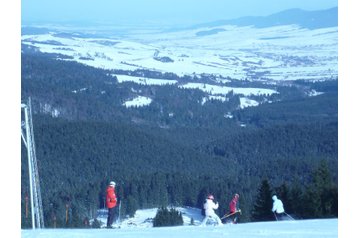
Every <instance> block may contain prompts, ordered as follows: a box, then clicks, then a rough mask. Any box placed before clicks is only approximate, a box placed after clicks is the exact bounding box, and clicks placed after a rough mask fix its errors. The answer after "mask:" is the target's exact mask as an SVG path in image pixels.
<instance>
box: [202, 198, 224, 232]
mask: <svg viewBox="0 0 358 238" xmlns="http://www.w3.org/2000/svg"><path fill="white" fill-rule="evenodd" d="M218 207H219V203H218V202H216V203H214V196H213V195H211V194H210V195H208V197H207V198H206V201H205V203H204V209H205V218H204V220H203V222H202V223H201V225H202V226H205V225H206V222H207V221H208V219H209V218H212V219H214V220H215V221H216V222H217V223H218V225H219V226H222V225H223V224H222V222H221V219H220V217H218V215H216V214H215V211H214V209H215V210H216V209H218Z"/></svg>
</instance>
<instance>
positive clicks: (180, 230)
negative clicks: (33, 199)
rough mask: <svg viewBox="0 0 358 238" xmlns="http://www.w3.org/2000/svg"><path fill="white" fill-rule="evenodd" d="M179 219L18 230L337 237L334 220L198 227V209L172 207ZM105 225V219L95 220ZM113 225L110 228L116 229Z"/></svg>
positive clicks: (62, 234)
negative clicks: (170, 223) (164, 223)
mask: <svg viewBox="0 0 358 238" xmlns="http://www.w3.org/2000/svg"><path fill="white" fill-rule="evenodd" d="M175 209H176V210H178V211H180V212H181V213H182V215H183V220H184V225H183V226H176V227H153V225H152V218H154V217H155V214H156V212H157V209H156V208H153V209H143V210H138V211H137V212H136V214H135V215H134V217H132V218H127V219H124V220H123V221H122V222H121V223H120V227H121V228H115V229H105V228H104V229H43V230H22V231H21V237H22V238H34V237H36V238H42V237H43V238H45V237H46V238H49V237H56V238H67V237H68V238H73V237H76V238H77V237H96V238H108V237H121V238H137V237H156V238H161V237H163V238H164V237H165V238H169V237H170V238H182V237H185V238H186V237H195V238H201V237H202V238H208V237H209V238H210V237H243V238H260V237H261V238H268V237H275V238H330V237H335V238H336V237H338V219H316V220H295V221H280V222H276V221H274V222H252V223H241V224H235V225H234V224H225V225H224V226H213V225H207V226H200V224H201V221H202V220H203V216H202V215H201V211H200V209H197V208H190V207H176V208H175ZM99 220H101V221H102V222H103V223H105V221H106V219H105V217H102V218H99ZM191 220H193V223H194V225H190V223H191ZM118 225H119V224H118V223H114V226H118Z"/></svg>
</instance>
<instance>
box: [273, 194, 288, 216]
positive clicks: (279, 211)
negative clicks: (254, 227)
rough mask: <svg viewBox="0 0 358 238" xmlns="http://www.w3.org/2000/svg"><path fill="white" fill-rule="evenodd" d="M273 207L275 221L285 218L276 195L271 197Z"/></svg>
mask: <svg viewBox="0 0 358 238" xmlns="http://www.w3.org/2000/svg"><path fill="white" fill-rule="evenodd" d="M272 200H273V205H272V212H274V213H276V217H277V220H282V219H283V217H284V216H285V209H284V208H283V203H282V201H281V200H280V199H278V198H277V196H276V195H273V196H272Z"/></svg>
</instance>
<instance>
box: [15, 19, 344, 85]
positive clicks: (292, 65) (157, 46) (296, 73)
mask: <svg viewBox="0 0 358 238" xmlns="http://www.w3.org/2000/svg"><path fill="white" fill-rule="evenodd" d="M215 29H217V27H215V28H198V29H190V30H182V31H174V32H163V33H158V32H150V31H149V32H146V33H145V34H144V33H143V34H140V33H133V34H132V35H126V36H125V37H112V38H84V37H79V36H78V37H77V36H76V35H75V34H73V35H72V36H69V35H63V34H58V33H55V32H52V33H47V34H42V35H23V36H22V43H24V44H27V45H31V46H35V47H38V48H39V50H40V51H42V52H47V53H59V54H63V55H67V56H71V57H73V59H74V60H76V61H78V62H81V63H84V64H87V65H90V66H94V67H99V68H105V69H124V70H135V69H150V70H157V71H162V72H173V73H175V74H177V75H185V74H186V75H192V74H194V73H195V74H196V75H200V74H202V73H205V74H212V75H220V76H222V77H231V78H233V79H239V80H242V79H249V80H251V79H253V80H255V79H269V80H295V79H312V80H314V79H322V78H331V77H336V76H337V74H338V28H337V27H331V28H322V29H315V30H310V29H304V28H300V27H298V26H296V25H286V26H276V27H267V28H255V27H237V26H231V25H223V26H220V32H218V33H216V34H209V35H200V34H198V33H200V32H203V31H204V32H205V31H211V30H215Z"/></svg>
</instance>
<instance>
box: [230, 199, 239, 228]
mask: <svg viewBox="0 0 358 238" xmlns="http://www.w3.org/2000/svg"><path fill="white" fill-rule="evenodd" d="M239 197H240V196H239V194H237V193H236V194H235V195H234V197H233V198H232V199H231V202H230V204H229V210H230V214H234V213H235V215H234V216H233V222H234V223H237V222H238V221H239V214H241V209H240V208H239Z"/></svg>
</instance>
